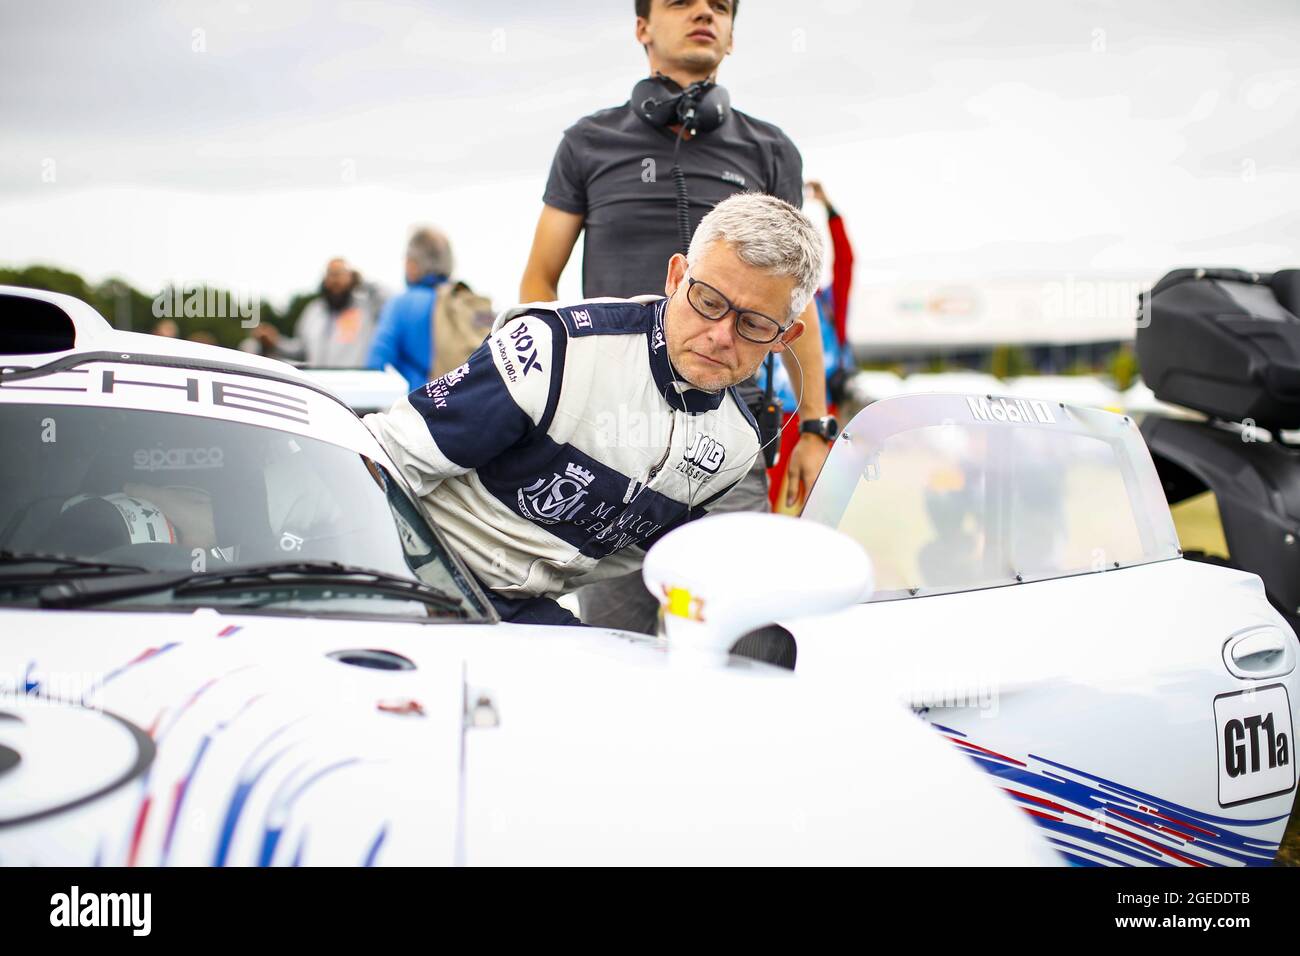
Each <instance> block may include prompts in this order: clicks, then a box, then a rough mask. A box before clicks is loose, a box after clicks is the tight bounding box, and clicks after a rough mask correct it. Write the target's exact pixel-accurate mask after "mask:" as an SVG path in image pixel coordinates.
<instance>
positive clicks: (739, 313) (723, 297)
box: [686, 274, 797, 345]
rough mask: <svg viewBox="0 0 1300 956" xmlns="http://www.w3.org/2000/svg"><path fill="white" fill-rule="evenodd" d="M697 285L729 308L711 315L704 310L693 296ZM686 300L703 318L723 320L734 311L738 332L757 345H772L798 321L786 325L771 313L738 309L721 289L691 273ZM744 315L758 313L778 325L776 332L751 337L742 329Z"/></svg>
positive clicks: (791, 321)
mask: <svg viewBox="0 0 1300 956" xmlns="http://www.w3.org/2000/svg"><path fill="white" fill-rule="evenodd" d="M697 285H701V286H704V288H706V289H708V290H709V291H710V292H712V293H713V294H714V295H716V296H717V297H718V298H719V299H721V300H722V301H723V302H725V303H726V304H727V310H726V311H725V312H723V313H722V314H721V315H709V314H707V313H706V312H704V310H702V309H701V308H700V307H699V306H698V305H696V304H695V302H694V301H693V300H692V298H691V290H692V289H693V288H695V287H696V286H697ZM686 301H687V302H689V303H690V306H691V308H692V309H694V310H695V311H696V313H697V314H698V315H699V316H700V317H701V318H705V319H708V320H709V321H710V322H721V321H722V320H723V319H725V318H726V317H727V316H728V315H730V314H731V313H732V312H734V313H736V321H735V329H736V334H737V335H739V336H740V337H741V338H742V339H744V340H745V341H746V342H753V343H754V344H755V345H770V344H771V343H773V342H775V341H776V340H777V339H779V338H780V337H781V336H783V335H785V333H786V332H788V331H790V328H791V326H793V325H794V323H795V322H796V321H797V320H796V319H791V320H790V321H789V322H787V323H786V324H785V325H782V324H781V323H780V322H778V321H777V320H776V319H774V318H772V317H771V316H770V315H766V314H764V313H762V312H758V311H756V310H754V309H738V308H736V306H735V305H734V304H733V303H732V301H731V300H730V299H728V298H727V297H726V295H724V294H723V292H722V290H721V289H718V288H717V287H716V286H711V285H709V284H708V283H707V282H702V281H700V280H699V279H697V278H695V277H694V276H692V275H689V274H688V275H687V276H686ZM742 315H756V316H758V317H759V318H760V319H763V320H764V321H766V322H771V323H772V324H773V325H774V326H776V332H775V333H774V334H773V335H772V337H771V338H770V339H755V338H751V337H750V336H748V335H746V334H745V333H744V332H742V331H740V317H741V316H742Z"/></svg>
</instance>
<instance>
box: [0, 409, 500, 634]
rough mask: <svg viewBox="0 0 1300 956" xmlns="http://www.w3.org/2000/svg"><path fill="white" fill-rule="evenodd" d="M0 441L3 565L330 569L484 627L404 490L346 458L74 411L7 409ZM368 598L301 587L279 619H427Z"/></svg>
mask: <svg viewBox="0 0 1300 956" xmlns="http://www.w3.org/2000/svg"><path fill="white" fill-rule="evenodd" d="M0 435H2V436H3V440H4V450H5V454H4V455H3V456H0V552H4V553H7V554H8V555H10V556H11V561H10V563H11V564H12V556H13V555H23V554H44V555H66V556H71V557H74V558H80V559H91V560H95V561H101V562H106V563H111V564H120V565H125V566H133V567H136V568H143V569H145V570H147V571H166V572H188V571H193V572H220V571H224V570H237V569H239V568H249V567H259V568H261V567H267V566H271V565H276V564H300V565H306V564H314V563H322V564H324V563H336V564H338V565H339V566H340V567H344V566H346V567H347V568H351V569H356V568H364V569H370V570H373V571H376V572H379V573H380V574H381V575H386V576H390V577H397V578H402V579H404V580H406V581H410V582H418V583H420V584H424V585H427V586H429V587H430V588H433V589H436V590H437V591H439V592H444V593H446V594H448V595H451V596H452V597H454V598H455V601H456V604H457V605H458V607H455V608H453V610H455V611H456V612H457V613H456V615H455V616H456V617H458V618H459V619H461V620H482V619H487V618H490V617H491V611H490V610H489V609H488V608H487V607H486V606H485V605H484V602H483V600H482V598H481V596H480V594H479V592H478V591H477V590H476V588H475V586H474V585H472V584H471V583H470V582H469V580H468V579H467V577H466V574H465V572H464V570H463V568H462V567H461V566H460V565H459V564H458V563H457V562H456V561H455V560H453V559H452V557H451V556H450V555H449V554H448V552H447V550H446V548H445V547H444V545H443V543H442V541H441V540H440V539H439V538H438V536H437V535H436V534H435V533H434V531H433V530H432V528H430V526H429V524H428V522H427V521H426V519H425V518H424V516H423V514H422V513H421V512H420V510H419V509H418V508H417V507H416V506H415V504H414V503H413V502H412V501H411V499H410V498H409V497H408V496H407V495H406V494H405V493H404V491H403V490H402V489H401V487H400V486H399V484H398V483H397V482H395V481H394V480H393V478H392V476H391V475H390V474H389V473H388V472H387V471H386V470H385V469H384V468H383V467H382V466H381V465H379V464H378V463H377V462H375V461H373V460H371V459H369V458H367V457H366V456H364V455H362V454H359V453H358V452H356V451H354V450H350V449H347V448H345V447H342V446H340V445H336V444H333V443H330V442H327V441H322V440H319V439H317V438H312V437H309V436H307V435H304V434H302V433H301V431H297V432H291V431H281V430H279V429H277V428H274V427H268V426H264V425H260V424H251V423H248V422H242V421H232V420H223V419H218V418H207V417H199V416H195V415H183V414H177V413H172V412H161V411H145V410H140V409H134V408H131V409H122V408H112V407H103V406H80V405H70V404H37V403H32V404H28V403H18V402H4V403H0ZM390 583H392V582H390ZM397 583H398V584H400V583H401V582H397ZM364 592H365V589H364V588H361V587H358V588H353V589H348V588H344V589H339V588H334V589H333V590H328V589H327V590H326V591H318V592H316V593H313V594H310V595H308V593H307V591H306V590H304V589H299V591H298V592H297V593H296V594H295V595H293V596H292V598H291V599H286V600H285V601H284V602H282V603H281V609H283V608H284V607H289V608H302V607H307V606H309V607H310V609H311V610H312V611H313V612H316V611H320V612H324V613H329V612H330V611H333V610H338V611H352V612H355V611H358V610H363V611H364V612H366V613H373V614H379V615H397V616H409V617H422V618H427V617H429V616H430V615H429V609H428V606H427V605H425V604H421V603H420V602H419V601H418V600H409V599H402V598H401V595H400V594H397V595H395V596H394V595H388V596H387V597H386V596H384V595H380V594H366V593H364ZM151 600H158V599H157V598H156V596H155V597H154V598H152V599H151ZM214 600H215V599H214Z"/></svg>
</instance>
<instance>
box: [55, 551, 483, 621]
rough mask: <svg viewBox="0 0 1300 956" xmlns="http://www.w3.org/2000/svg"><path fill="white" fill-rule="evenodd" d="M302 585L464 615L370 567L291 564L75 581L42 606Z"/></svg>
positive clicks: (413, 584) (445, 597)
mask: <svg viewBox="0 0 1300 956" xmlns="http://www.w3.org/2000/svg"><path fill="white" fill-rule="evenodd" d="M299 585H311V586H312V587H320V586H325V587H329V586H334V587H339V588H364V589H365V590H367V591H373V592H376V593H380V594H389V595H396V596H400V597H404V598H408V599H410V600H412V601H420V602H422V603H424V604H429V605H432V606H434V607H437V608H439V609H441V610H446V611H461V612H462V613H463V612H464V608H463V602H462V601H461V599H460V598H458V597H456V596H455V595H453V594H448V593H446V592H445V591H440V590H438V589H437V588H435V587H431V586H430V585H428V584H425V583H424V582H422V581H417V580H415V579H413V578H405V577H401V576H400V575H396V574H388V573H386V572H383V571H375V570H373V569H371V568H359V567H352V566H350V565H346V564H341V563H339V562H337V561H291V562H282V563H271V564H255V565H248V566H246V567H240V568H230V569H229V570H223V571H198V572H189V571H185V572H169V571H151V572H145V573H143V574H131V575H118V576H113V577H108V578H89V579H88V578H76V579H74V580H70V581H60V582H59V583H57V584H50V585H48V586H47V587H45V588H42V589H41V593H40V602H41V604H42V605H43V606H44V607H61V608H70V607H85V606H87V605H91V604H98V603H100V602H102V601H116V600H121V599H123V598H129V597H139V596H141V595H144V594H154V593H157V592H159V591H171V592H172V593H173V594H175V595H176V596H177V597H180V596H183V595H198V594H216V593H220V592H223V591H239V590H245V589H247V590H254V589H263V588H268V587H271V588H274V587H296V586H299Z"/></svg>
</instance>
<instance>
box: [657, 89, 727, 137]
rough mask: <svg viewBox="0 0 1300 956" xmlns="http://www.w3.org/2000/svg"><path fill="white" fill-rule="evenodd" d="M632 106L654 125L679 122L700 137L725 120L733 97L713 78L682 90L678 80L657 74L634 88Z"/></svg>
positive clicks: (664, 125)
mask: <svg viewBox="0 0 1300 956" xmlns="http://www.w3.org/2000/svg"><path fill="white" fill-rule="evenodd" d="M632 107H633V109H635V110H636V111H637V112H638V113H640V114H641V116H642V117H643V118H644V119H645V120H646V121H647V122H648V123H650V124H651V125H652V126H660V127H667V126H672V125H674V124H675V123H680V124H682V127H683V128H684V129H686V130H687V131H688V132H689V133H690V134H691V135H692V136H698V135H699V134H700V133H710V132H712V131H713V130H715V129H717V128H718V127H719V126H721V125H722V124H723V123H724V122H726V119H727V113H728V112H729V111H730V110H731V97H730V96H729V95H728V94H727V90H726V88H725V87H721V86H719V85H718V84H717V83H714V82H713V81H712V80H700V81H699V82H697V83H692V84H691V85H690V86H688V87H686V89H682V88H681V86H680V85H678V83H677V82H676V81H675V80H673V79H671V78H670V77H667V76H664V75H663V74H662V73H656V74H655V75H654V76H648V77H646V78H645V79H643V80H641V81H640V82H638V83H637V85H636V86H634V87H633V88H632Z"/></svg>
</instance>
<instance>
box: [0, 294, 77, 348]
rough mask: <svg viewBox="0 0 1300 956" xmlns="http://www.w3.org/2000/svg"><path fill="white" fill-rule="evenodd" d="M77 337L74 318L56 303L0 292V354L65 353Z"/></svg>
mask: <svg viewBox="0 0 1300 956" xmlns="http://www.w3.org/2000/svg"><path fill="white" fill-rule="evenodd" d="M76 338H77V330H76V327H75V326H73V324H72V319H70V318H68V316H67V313H65V312H64V311H63V310H62V309H60V308H59V307H58V306H57V305H55V304H54V303H52V302H45V301H43V300H41V299H28V298H25V297H24V296H17V295H0V355H39V354H43V353H46V352H66V351H68V350H69V349H70V348H72V347H73V345H74V343H75V342H76Z"/></svg>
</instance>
